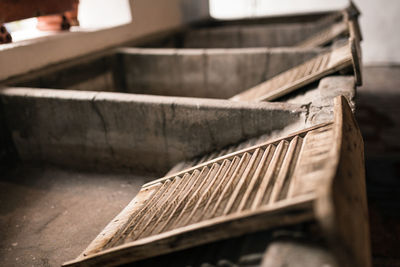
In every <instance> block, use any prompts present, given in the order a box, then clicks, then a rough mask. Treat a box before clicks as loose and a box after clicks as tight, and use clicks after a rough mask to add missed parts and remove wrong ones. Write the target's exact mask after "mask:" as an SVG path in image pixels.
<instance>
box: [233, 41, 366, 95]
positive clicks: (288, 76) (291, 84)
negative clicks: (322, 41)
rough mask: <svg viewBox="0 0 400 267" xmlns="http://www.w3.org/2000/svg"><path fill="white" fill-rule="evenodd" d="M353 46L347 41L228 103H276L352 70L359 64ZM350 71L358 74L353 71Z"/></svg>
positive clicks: (352, 42) (352, 43)
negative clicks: (280, 98)
mask: <svg viewBox="0 0 400 267" xmlns="http://www.w3.org/2000/svg"><path fill="white" fill-rule="evenodd" d="M354 46H355V43H354V40H353V41H352V40H350V41H349V42H348V44H346V45H344V46H342V47H340V48H336V49H334V50H333V51H331V52H327V53H323V54H321V55H319V56H316V57H314V58H312V59H310V60H308V61H306V62H305V63H303V64H301V65H299V66H297V67H294V68H291V69H289V70H287V71H285V72H283V73H281V74H278V75H277V76H275V77H273V78H271V79H269V80H267V81H265V82H263V83H261V84H259V85H257V86H255V87H253V88H250V89H248V90H246V91H244V92H242V93H240V94H238V95H236V96H233V97H232V98H231V99H232V100H235V101H271V100H275V99H277V98H279V97H281V96H284V95H286V94H288V93H290V92H292V91H294V90H296V89H299V88H301V87H303V86H305V85H307V84H310V83H312V82H314V81H317V80H318V79H321V78H322V77H324V76H326V75H329V74H332V73H335V72H338V71H343V70H346V69H348V68H352V67H353V65H354V64H355V62H358V59H357V58H356V57H357V53H355V51H356V49H355V48H354ZM353 69H354V70H355V71H357V70H356V69H355V68H353ZM356 77H357V75H356Z"/></svg>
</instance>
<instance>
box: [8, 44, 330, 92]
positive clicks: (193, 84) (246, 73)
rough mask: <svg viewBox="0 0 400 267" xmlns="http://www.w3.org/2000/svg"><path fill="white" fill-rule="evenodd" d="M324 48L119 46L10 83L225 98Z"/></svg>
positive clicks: (57, 87)
mask: <svg viewBox="0 0 400 267" xmlns="http://www.w3.org/2000/svg"><path fill="white" fill-rule="evenodd" d="M323 51H324V49H320V48H316V49H301V48H272V49H269V48H244V49H141V48H120V49H118V50H115V51H113V52H111V53H108V54H105V55H100V56H96V57H94V58H93V57H91V58H85V59H79V60H76V61H74V62H69V63H65V64H60V65H58V66H52V67H51V68H47V69H45V70H41V71H38V72H36V73H32V74H29V75H27V76H25V77H22V78H20V79H19V81H12V82H9V84H10V85H13V86H18V87H37V88H56V89H73V90H84V91H112V92H125V93H134V94H148V95H164V96H187V97H202V98H221V99H227V98H229V97H231V96H233V95H235V94H238V93H240V92H242V91H243V90H246V89H248V88H250V87H253V86H255V85H257V84H259V83H261V82H263V81H265V80H267V79H269V78H271V77H273V76H275V75H277V74H279V73H281V72H283V71H285V70H287V69H289V68H291V67H294V66H296V65H298V64H301V63H303V62H304V61H306V60H308V59H310V58H312V57H314V56H316V55H318V54H319V53H321V52H323Z"/></svg>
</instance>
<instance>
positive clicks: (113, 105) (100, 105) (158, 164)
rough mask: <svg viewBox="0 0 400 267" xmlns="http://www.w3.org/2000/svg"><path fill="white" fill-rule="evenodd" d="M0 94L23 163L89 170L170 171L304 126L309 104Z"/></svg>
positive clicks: (117, 95)
mask: <svg viewBox="0 0 400 267" xmlns="http://www.w3.org/2000/svg"><path fill="white" fill-rule="evenodd" d="M0 92H1V93H0V95H1V101H2V103H3V105H4V110H5V119H6V122H7V125H8V127H9V129H10V131H11V134H12V138H13V140H14V143H15V145H16V148H17V151H18V154H19V156H20V157H21V159H22V160H26V161H41V162H50V163H56V164H61V165H66V166H75V167H84V168H97V169H113V168H114V169H116V168H124V169H132V171H147V172H155V173H158V174H163V173H164V172H166V171H167V170H168V169H169V168H170V167H172V166H173V165H174V164H175V163H177V162H179V161H182V160H185V159H190V158H192V157H193V156H196V155H199V154H204V153H206V152H210V151H212V150H214V149H219V148H221V147H224V146H226V145H229V144H233V143H237V142H238V141H240V140H243V139H246V138H249V137H253V136H258V135H261V134H264V133H270V132H272V131H274V130H275V131H276V130H281V129H283V128H285V127H289V126H290V127H297V128H298V129H299V128H302V127H304V123H305V117H304V115H305V109H304V108H300V105H294V104H281V103H246V102H241V103H237V102H232V101H228V100H212V99H200V98H174V97H157V96H143V95H133V94H120V93H98V92H81V91H72V90H69V91H64V90H48V89H35V90H32V89H24V88H10V89H3V90H2V91H0Z"/></svg>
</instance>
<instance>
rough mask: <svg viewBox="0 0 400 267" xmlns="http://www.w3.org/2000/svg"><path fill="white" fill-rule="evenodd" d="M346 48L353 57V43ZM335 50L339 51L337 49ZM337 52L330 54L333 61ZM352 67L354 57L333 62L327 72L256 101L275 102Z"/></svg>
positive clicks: (291, 84) (308, 77)
mask: <svg viewBox="0 0 400 267" xmlns="http://www.w3.org/2000/svg"><path fill="white" fill-rule="evenodd" d="M346 46H347V47H348V49H349V53H350V54H351V55H352V56H353V54H352V52H351V51H352V48H351V47H352V43H351V42H350V41H349V43H348V44H347V45H346ZM335 50H337V49H335ZM335 50H333V51H332V52H330V53H332V54H331V59H332V58H333V57H334V53H335ZM351 65H354V60H353V58H352V57H351V58H345V59H342V60H336V61H335V62H333V64H332V65H331V66H330V67H329V68H328V69H327V70H323V71H320V72H319V73H316V74H315V75H312V76H306V77H303V78H301V79H299V80H297V81H295V82H293V83H290V84H287V85H286V86H284V87H281V88H280V90H279V91H278V92H276V93H273V94H267V95H264V96H261V97H259V98H256V99H255V101H273V100H276V99H277V98H279V97H281V96H284V95H286V94H288V93H291V92H293V91H295V90H297V89H299V88H301V87H303V86H305V85H307V84H310V83H312V82H315V81H318V80H320V79H321V78H323V77H325V76H327V75H330V74H333V73H335V72H338V71H340V70H342V69H345V68H347V67H350V66H351ZM249 90H251V89H249Z"/></svg>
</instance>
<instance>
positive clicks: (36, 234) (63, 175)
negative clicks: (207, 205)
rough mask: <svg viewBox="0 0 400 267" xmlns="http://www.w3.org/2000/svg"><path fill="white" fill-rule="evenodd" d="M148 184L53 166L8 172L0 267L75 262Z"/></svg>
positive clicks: (1, 185) (1, 193)
mask: <svg viewBox="0 0 400 267" xmlns="http://www.w3.org/2000/svg"><path fill="white" fill-rule="evenodd" d="M152 179H153V178H152ZM148 180H149V178H148V177H146V178H144V177H138V176H133V175H128V174H125V175H115V174H95V173H84V172H71V171H66V170H62V169H58V168H54V167H46V168H42V167H27V166H24V167H20V168H18V169H17V170H13V171H11V172H10V173H8V174H6V177H2V179H1V180H0V207H1V209H0V227H1V231H0V262H1V263H0V265H1V266H60V265H61V263H63V262H64V261H67V260H71V259H73V258H75V257H76V256H77V255H78V254H79V253H80V252H82V250H83V249H84V248H85V247H86V246H87V245H88V242H90V241H91V240H92V239H94V238H95V237H96V236H97V234H98V233H99V232H100V231H101V230H102V229H103V228H104V227H105V226H106V224H107V223H108V222H109V221H110V220H111V219H112V218H113V217H114V216H115V215H117V214H118V213H119V212H120V211H121V210H122V208H123V207H124V206H125V205H127V204H128V203H129V201H130V200H131V199H132V198H133V197H134V195H135V194H136V193H137V191H138V190H139V188H140V186H141V185H142V184H143V183H144V182H146V181H148Z"/></svg>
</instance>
